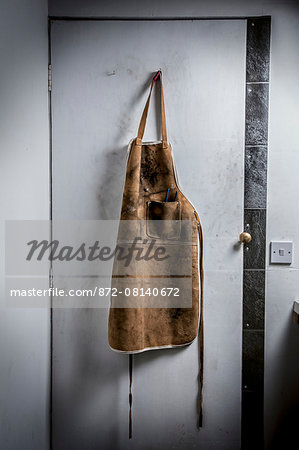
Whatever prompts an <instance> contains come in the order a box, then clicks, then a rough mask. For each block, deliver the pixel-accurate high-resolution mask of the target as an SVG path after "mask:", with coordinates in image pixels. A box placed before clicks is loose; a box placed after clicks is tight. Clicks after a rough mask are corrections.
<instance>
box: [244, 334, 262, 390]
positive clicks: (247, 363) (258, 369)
mask: <svg viewBox="0 0 299 450" xmlns="http://www.w3.org/2000/svg"><path fill="white" fill-rule="evenodd" d="M242 348H243V357H242V386H243V389H244V390H245V391H247V390H248V391H260V390H263V386H264V331H262V330H254V331H251V330H244V331H243V343H242Z"/></svg>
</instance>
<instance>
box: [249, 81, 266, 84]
mask: <svg viewBox="0 0 299 450" xmlns="http://www.w3.org/2000/svg"><path fill="white" fill-rule="evenodd" d="M246 84H269V81H246Z"/></svg>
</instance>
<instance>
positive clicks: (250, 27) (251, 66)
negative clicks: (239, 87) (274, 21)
mask: <svg viewBox="0 0 299 450" xmlns="http://www.w3.org/2000/svg"><path fill="white" fill-rule="evenodd" d="M270 34H271V18H270V17H260V18H254V19H248V20H247V55H246V81H269V66H270Z"/></svg>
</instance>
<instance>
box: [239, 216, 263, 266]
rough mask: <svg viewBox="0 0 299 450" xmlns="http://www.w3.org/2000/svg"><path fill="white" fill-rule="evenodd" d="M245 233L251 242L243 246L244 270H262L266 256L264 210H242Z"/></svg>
mask: <svg viewBox="0 0 299 450" xmlns="http://www.w3.org/2000/svg"><path fill="white" fill-rule="evenodd" d="M244 226H245V231H247V232H248V233H250V234H251V236H252V240H251V242H249V244H244V263H243V266H244V269H264V268H265V256H266V210H265V209H245V210H244Z"/></svg>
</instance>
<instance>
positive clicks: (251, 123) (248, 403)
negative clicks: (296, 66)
mask: <svg viewBox="0 0 299 450" xmlns="http://www.w3.org/2000/svg"><path fill="white" fill-rule="evenodd" d="M197 20H198V21H201V20H205V21H207V20H245V21H246V22H247V35H246V77H245V86H244V92H245V117H244V122H245V134H244V136H245V139H244V159H245V161H244V211H243V217H244V225H243V230H244V231H247V232H250V234H251V235H252V238H253V239H252V241H251V242H250V243H248V244H244V249H243V281H242V283H243V286H242V290H243V298H242V305H243V314H242V316H243V317H242V384H241V386H242V396H241V398H242V405H241V446H242V449H245V448H251V447H252V446H258V447H261V448H263V447H264V336H265V330H264V328H265V320H264V318H265V265H266V214H267V166H268V164H267V160H268V110H269V82H270V77H269V72H270V40H271V16H258V17H250V16H235V17H233V16H227V17H96V18H93V17H69V16H49V17H48V68H49V83H48V96H49V129H50V133H49V178H50V189H49V192H50V194H49V195H50V199H49V201H50V221H52V219H53V203H52V200H53V182H52V180H53V166H52V158H53V146H52V133H53V130H52V106H53V104H52V94H51V27H52V23H53V22H55V21H99V22H101V21H161V22H162V21H197ZM253 166H254V167H255V168H256V170H255V171H254V173H253V171H252V170H251V168H252V167H253ZM257 191H258V195H256V192H257ZM243 230H240V232H241V231H243ZM51 239H52V227H50V240H51ZM52 283H53V276H52V268H51V270H50V279H49V284H50V286H52ZM52 301H53V299H52V298H51V308H50V393H49V395H50V399H49V404H50V415H49V421H50V423H49V433H50V436H49V440H50V449H52V448H53V442H52V434H53V433H52V431H53V420H52V415H53V395H52V394H53V308H52ZM252 430H254V433H253V432H252Z"/></svg>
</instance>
